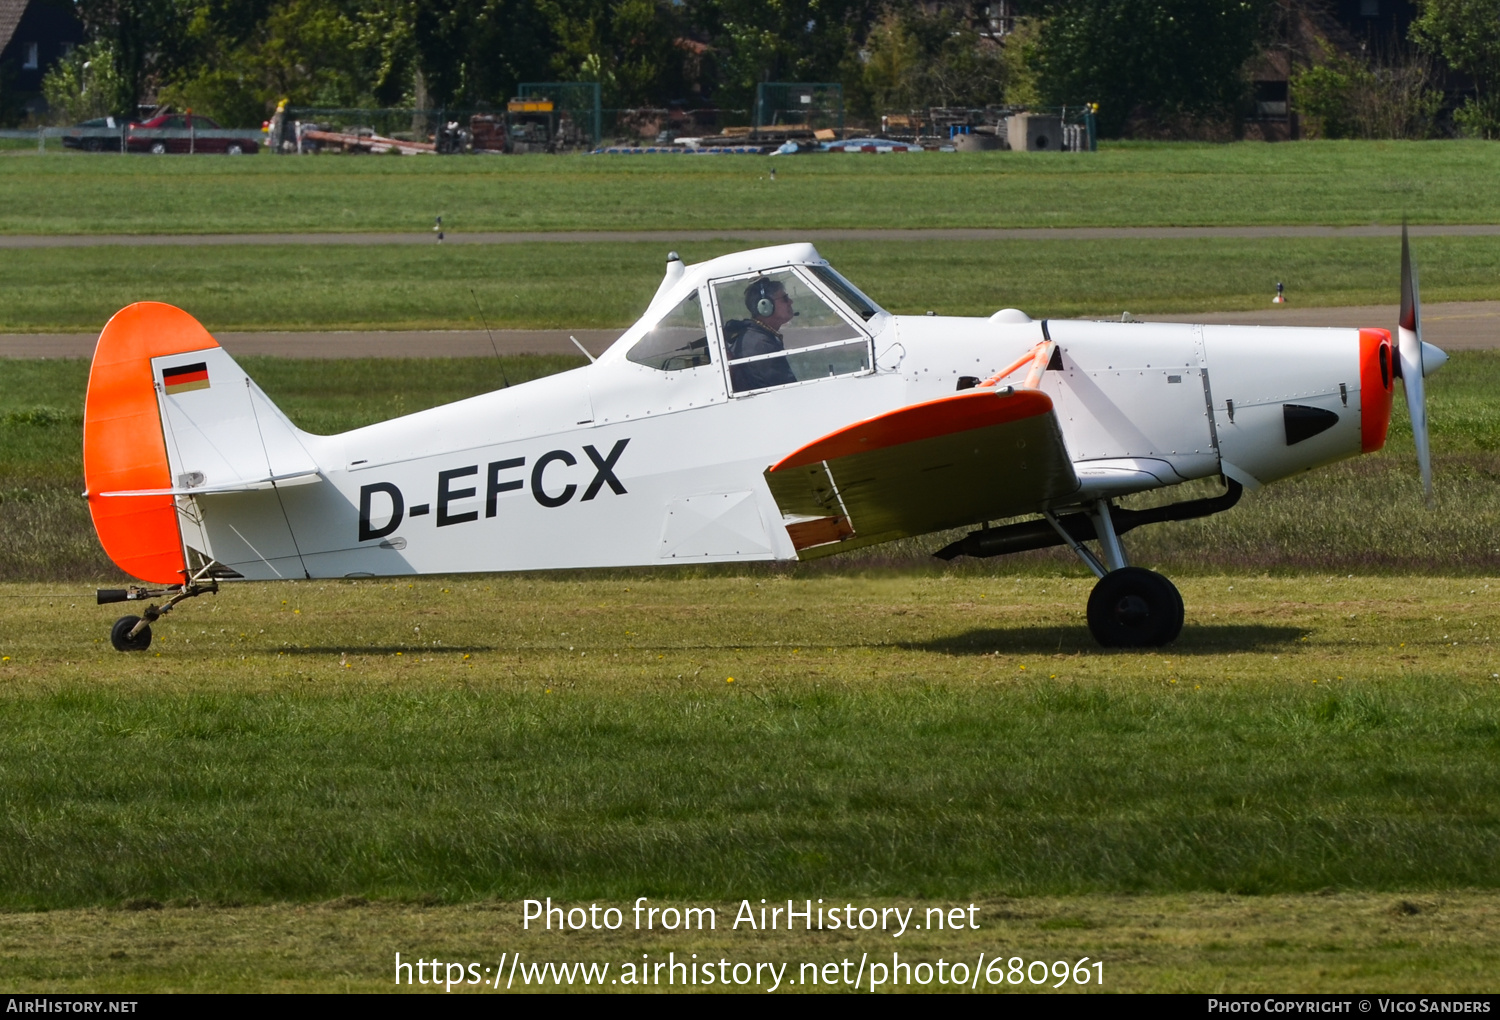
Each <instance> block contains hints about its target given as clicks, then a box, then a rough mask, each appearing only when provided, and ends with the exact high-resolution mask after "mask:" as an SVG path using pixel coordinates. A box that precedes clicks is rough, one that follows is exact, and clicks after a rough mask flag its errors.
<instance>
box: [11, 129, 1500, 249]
mask: <svg viewBox="0 0 1500 1020" xmlns="http://www.w3.org/2000/svg"><path fill="white" fill-rule="evenodd" d="M772 166H774V167H775V168H776V171H777V177H776V179H775V180H771V178H770V176H769V174H768V170H769V168H770V167H772ZM0 188H3V190H4V193H5V194H6V195H7V196H8V197H10V198H11V201H9V202H7V203H5V204H4V206H3V207H0V234H138V233H139V234H177V233H186V234H208V233H220V232H224V233H233V232H249V233H268V232H276V231H310V232H341V231H423V230H427V229H429V228H431V226H432V222H433V217H434V216H438V215H441V216H442V217H443V225H444V226H445V227H446V228H447V229H448V230H452V231H456V232H462V231H479V230H563V231H568V230H664V229H692V230H727V231H733V230H746V229H752V228H753V229H778V228H779V229H809V228H815V227H831V228H836V227H870V226H884V227H992V226H993V227H1012V226H1026V227H1057V226H1188V225H1216V224H1228V223H1233V224H1294V223H1306V224H1327V225H1355V224H1367V223H1399V222H1401V218H1402V217H1403V216H1406V217H1408V218H1410V220H1411V221H1412V222H1413V223H1500V194H1497V192H1496V189H1495V187H1494V153H1493V151H1492V148H1491V147H1490V146H1489V145H1488V144H1487V143H1485V142H1482V141H1442V142H1403V141H1389V142H1340V141H1316V142H1298V143H1296V144H1295V145H1266V144H1264V143H1261V142H1244V143H1239V144H1233V145H1214V144H1176V145H1173V144H1160V143H1157V144H1149V143H1148V144H1121V143H1105V144H1103V145H1101V146H1100V150H1099V151H1098V152H1095V153H1088V154H1079V153H1054V152H1044V153H1035V152H987V153H972V154H970V153H938V152H929V153H911V154H886V155H881V156H866V155H847V156H846V155H834V154H827V155H807V156H794V157H790V158H785V157H777V158H775V159H774V160H771V159H763V158H758V157H741V156H688V157H682V156H624V157H609V156H587V155H575V156H521V157H507V158H497V157H483V156H479V157H456V158H451V159H450V158H443V159H423V158H402V157H395V156H392V157H380V156H376V157H362V156H333V155H329V156H302V157H283V156H274V155H271V154H270V153H265V154H262V155H260V156H256V157H251V158H239V159H231V158H227V157H216V156H201V157H180V156H173V157H159V158H157V157H150V156H143V155H133V156H121V155H118V154H115V155H90V154H82V153H51V154H46V155H39V154H37V153H34V152H33V153H20V152H17V153H14V154H12V155H9V156H5V157H0ZM145 196H149V197H145Z"/></svg>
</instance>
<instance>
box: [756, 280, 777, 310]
mask: <svg viewBox="0 0 1500 1020" xmlns="http://www.w3.org/2000/svg"><path fill="white" fill-rule="evenodd" d="M755 298H756V300H755V314H756V315H757V316H758V317H760V318H762V319H764V318H765V317H766V316H767V315H770V314H771V313H772V312H774V311H776V299H775V298H773V297H772V296H771V281H770V280H768V279H766V278H765V277H761V278H760V279H759V280H757V281H756V283H755Z"/></svg>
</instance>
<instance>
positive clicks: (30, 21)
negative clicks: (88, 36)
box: [0, 0, 83, 120]
mask: <svg viewBox="0 0 1500 1020" xmlns="http://www.w3.org/2000/svg"><path fill="white" fill-rule="evenodd" d="M81 42H83V24H82V23H81V22H80V21H79V20H78V15H77V13H76V12H75V10H74V5H73V4H72V3H71V2H69V0H0V97H3V102H4V106H5V108H4V109H3V110H0V117H3V118H6V119H12V120H14V119H19V118H21V117H24V116H27V115H36V114H40V113H43V112H45V111H46V109H47V103H46V100H44V99H43V98H42V77H43V76H44V75H45V74H46V73H47V71H48V70H49V69H50V68H51V67H52V65H53V64H55V63H56V62H57V61H58V60H60V59H61V58H62V57H63V56H64V55H66V54H67V53H68V52H69V51H71V50H72V49H73V47H75V46H77V45H78V44H80V43H81Z"/></svg>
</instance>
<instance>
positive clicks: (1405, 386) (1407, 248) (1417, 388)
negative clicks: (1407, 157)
mask: <svg viewBox="0 0 1500 1020" xmlns="http://www.w3.org/2000/svg"><path fill="white" fill-rule="evenodd" d="M1396 335H1397V341H1396V351H1397V359H1396V365H1397V374H1398V375H1399V376H1400V377H1401V388H1402V390H1403V391H1405V394H1406V410H1407V413H1408V414H1409V415H1410V416H1411V434H1412V439H1414V440H1415V441H1416V444H1417V467H1418V468H1419V469H1420V470H1421V472H1422V491H1423V492H1424V493H1426V494H1427V497H1428V498H1429V499H1430V498H1432V449H1431V446H1430V444H1429V443H1428V441H1427V380H1426V377H1427V374H1428V373H1429V372H1435V371H1437V370H1438V369H1439V368H1441V367H1442V365H1443V362H1445V361H1447V360H1448V355H1446V354H1444V353H1443V352H1442V351H1441V350H1439V349H1438V348H1436V347H1434V346H1433V345H1431V344H1424V343H1423V342H1422V299H1421V297H1420V296H1419V294H1418V287H1417V267H1416V266H1415V265H1414V264H1413V263H1412V260H1411V243H1410V241H1408V239H1407V236H1406V224H1405V223H1402V224H1401V318H1400V320H1399V322H1398V323H1397V325H1396Z"/></svg>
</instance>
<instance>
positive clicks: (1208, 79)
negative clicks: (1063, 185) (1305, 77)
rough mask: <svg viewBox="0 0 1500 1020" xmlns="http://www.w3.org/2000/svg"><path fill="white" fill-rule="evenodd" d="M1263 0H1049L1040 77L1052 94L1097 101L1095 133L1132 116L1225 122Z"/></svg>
mask: <svg viewBox="0 0 1500 1020" xmlns="http://www.w3.org/2000/svg"><path fill="white" fill-rule="evenodd" d="M1264 8H1265V3H1264V0H1054V2H1053V3H1052V4H1051V5H1050V6H1049V7H1048V9H1047V12H1046V13H1047V18H1046V21H1045V22H1044V23H1043V25H1042V29H1041V38H1040V40H1039V41H1038V52H1037V60H1038V65H1039V67H1038V69H1039V74H1040V79H1041V81H1040V85H1041V89H1042V91H1043V94H1044V95H1045V96H1046V98H1047V99H1048V100H1049V101H1051V102H1053V103H1059V104H1068V105H1074V104H1082V103H1088V102H1095V103H1098V104H1099V114H1098V118H1099V130H1100V133H1101V134H1104V135H1113V136H1118V135H1120V134H1122V133H1124V132H1125V131H1126V130H1127V127H1128V125H1129V124H1130V122H1131V120H1132V119H1133V118H1135V119H1152V120H1155V121H1157V122H1158V123H1160V122H1162V121H1165V120H1169V119H1187V120H1196V121H1221V122H1227V121H1229V120H1230V119H1232V118H1233V117H1234V115H1235V112H1236V109H1237V107H1238V105H1239V104H1240V103H1241V102H1242V101H1243V100H1244V98H1245V95H1246V91H1247V86H1246V80H1245V77H1244V72H1243V68H1244V64H1245V61H1246V60H1248V59H1249V58H1250V56H1251V55H1252V54H1253V53H1254V52H1255V49H1256V45H1257V41H1258V39H1259V36H1260V28H1261V24H1262V16H1263V11H1264Z"/></svg>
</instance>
